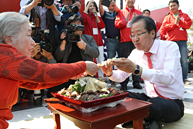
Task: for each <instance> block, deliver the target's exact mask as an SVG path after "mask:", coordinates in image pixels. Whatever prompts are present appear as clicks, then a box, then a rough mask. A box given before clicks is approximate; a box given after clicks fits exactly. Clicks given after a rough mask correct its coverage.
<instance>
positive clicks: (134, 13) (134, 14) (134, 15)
mask: <svg viewBox="0 0 193 129" xmlns="http://www.w3.org/2000/svg"><path fill="white" fill-rule="evenodd" d="M136 16H137V14H136V12H133V15H132V18H131V20H132V19H133V18H134V17H136Z"/></svg>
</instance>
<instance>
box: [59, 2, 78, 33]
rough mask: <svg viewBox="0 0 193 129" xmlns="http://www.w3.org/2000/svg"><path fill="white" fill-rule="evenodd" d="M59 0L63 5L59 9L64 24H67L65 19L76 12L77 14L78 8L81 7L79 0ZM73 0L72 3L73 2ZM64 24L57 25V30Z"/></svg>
mask: <svg viewBox="0 0 193 129" xmlns="http://www.w3.org/2000/svg"><path fill="white" fill-rule="evenodd" d="M60 2H62V3H63V7H62V9H61V12H62V14H63V15H62V17H63V18H64V24H67V20H68V18H69V17H70V16H73V15H74V14H77V15H79V16H81V15H80V13H79V10H80V8H81V1H79V0H75V1H74V0H61V1H60ZM73 2H74V3H73ZM64 24H59V25H57V31H58V32H60V31H61V30H62V29H63V28H64V26H65V25H64Z"/></svg>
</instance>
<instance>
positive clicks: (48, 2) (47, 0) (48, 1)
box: [38, 0, 54, 6]
mask: <svg viewBox="0 0 193 129" xmlns="http://www.w3.org/2000/svg"><path fill="white" fill-rule="evenodd" d="M53 3H54V0H42V2H41V3H39V4H38V6H44V4H46V5H48V6H51V5H52V4H53Z"/></svg>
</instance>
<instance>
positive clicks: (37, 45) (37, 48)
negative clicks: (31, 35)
mask: <svg viewBox="0 0 193 129" xmlns="http://www.w3.org/2000/svg"><path fill="white" fill-rule="evenodd" d="M40 51H41V48H40V45H39V43H35V45H34V49H33V50H32V54H31V57H34V56H35V55H37V54H38V52H40Z"/></svg>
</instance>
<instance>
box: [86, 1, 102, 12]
mask: <svg viewBox="0 0 193 129" xmlns="http://www.w3.org/2000/svg"><path fill="white" fill-rule="evenodd" d="M88 3H89V1H88V2H87V3H86V6H87V5H88ZM92 3H93V4H94V6H95V8H96V11H97V12H99V10H98V6H97V4H96V2H95V1H94V2H92ZM87 13H89V10H88V12H87Z"/></svg>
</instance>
